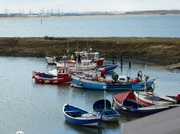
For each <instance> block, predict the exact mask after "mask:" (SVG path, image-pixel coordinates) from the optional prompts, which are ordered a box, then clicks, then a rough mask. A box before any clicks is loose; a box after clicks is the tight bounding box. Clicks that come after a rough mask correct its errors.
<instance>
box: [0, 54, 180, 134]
mask: <svg viewBox="0 0 180 134" xmlns="http://www.w3.org/2000/svg"><path fill="white" fill-rule="evenodd" d="M50 69H53V66H47V63H46V61H45V59H44V58H13V57H0V76H1V77H0V81H1V87H0V90H1V93H0V111H1V116H0V134H1V133H6V134H13V133H16V132H17V131H19V130H21V131H23V132H24V133H25V134H26V133H33V134H40V133H43V134H50V133H53V134H59V133H71V134H76V133H82V134H83V133H99V134H105V133H108V134H113V133H116V134H117V133H120V126H119V124H118V123H102V129H101V130H98V129H94V128H86V127H83V128H82V127H80V126H77V125H73V124H70V123H67V122H66V121H65V118H64V115H63V112H62V107H63V105H64V103H69V104H73V105H77V106H78V107H81V108H83V109H85V110H88V111H92V110H93V103H94V102H95V101H96V100H98V99H102V98H103V97H104V92H103V91H96V90H86V89H78V88H72V87H70V84H62V85H44V84H36V83H34V80H33V79H32V71H33V70H34V71H41V72H47V71H48V70H50ZM139 70H142V72H143V74H147V75H148V76H149V77H150V78H157V79H156V81H155V85H156V90H155V91H156V93H158V94H162V95H177V94H178V93H179V92H180V88H179V87H180V75H179V73H180V72H179V70H173V71H172V70H171V71H169V70H166V69H165V67H163V66H157V65H153V64H148V65H147V66H146V68H145V65H144V64H139V63H132V69H131V70H130V71H128V63H124V66H123V71H121V70H120V67H118V68H116V69H115V72H116V73H118V74H123V75H125V74H127V72H128V74H129V75H130V76H132V77H135V76H136V75H137V72H138V71H139ZM108 77H111V75H109V76H108ZM119 92H120V91H107V92H106V99H109V100H110V101H112V99H113V95H114V94H116V93H119ZM137 118H139V117H136V116H130V115H125V114H122V113H121V117H120V119H119V122H120V124H121V123H124V122H128V121H131V120H134V119H137Z"/></svg>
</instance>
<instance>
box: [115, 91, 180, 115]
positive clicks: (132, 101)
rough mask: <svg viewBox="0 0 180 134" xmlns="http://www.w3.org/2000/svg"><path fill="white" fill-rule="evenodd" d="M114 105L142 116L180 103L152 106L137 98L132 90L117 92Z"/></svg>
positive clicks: (129, 112)
mask: <svg viewBox="0 0 180 134" xmlns="http://www.w3.org/2000/svg"><path fill="white" fill-rule="evenodd" d="M114 105H115V108H116V109H117V110H118V111H120V112H124V113H127V114H133V115H140V116H146V115H151V114H155V113H158V112H161V111H165V110H168V109H171V108H175V107H178V106H180V105H179V104H167V105H162V104H161V103H159V104H156V105H151V106H147V105H143V104H141V103H140V102H138V101H137V100H136V96H135V95H134V93H133V92H132V91H126V92H123V93H119V94H116V95H115V96H114Z"/></svg>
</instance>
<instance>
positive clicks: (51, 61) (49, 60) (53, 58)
mask: <svg viewBox="0 0 180 134" xmlns="http://www.w3.org/2000/svg"><path fill="white" fill-rule="evenodd" d="M45 59H46V61H47V63H48V64H50V65H54V64H55V63H54V62H57V61H59V60H60V59H61V58H60V57H57V56H46V57H45Z"/></svg>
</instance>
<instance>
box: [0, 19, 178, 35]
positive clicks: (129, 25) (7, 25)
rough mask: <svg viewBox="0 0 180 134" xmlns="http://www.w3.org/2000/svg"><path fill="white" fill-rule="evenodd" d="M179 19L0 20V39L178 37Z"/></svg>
mask: <svg viewBox="0 0 180 134" xmlns="http://www.w3.org/2000/svg"><path fill="white" fill-rule="evenodd" d="M179 22H180V16H134V17H132V16H126V17H125V16H124V17H100V18H98V17H90V18H43V19H42V24H41V18H34V19H32V18H28V19H0V31H1V32H0V37H44V36H53V37H180V28H179V27H180V23H179Z"/></svg>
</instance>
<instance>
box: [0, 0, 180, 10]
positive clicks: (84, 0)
mask: <svg viewBox="0 0 180 134" xmlns="http://www.w3.org/2000/svg"><path fill="white" fill-rule="evenodd" d="M52 9H53V12H57V11H58V10H59V11H60V12H85V11H86V12H87V11H134V10H136V11H137V10H162V9H163V10H170V9H180V0H0V13H4V12H9V13H12V12H16V13H19V12H24V13H29V11H30V10H31V12H34V13H35V12H40V11H42V10H44V12H47V10H49V11H52Z"/></svg>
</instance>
